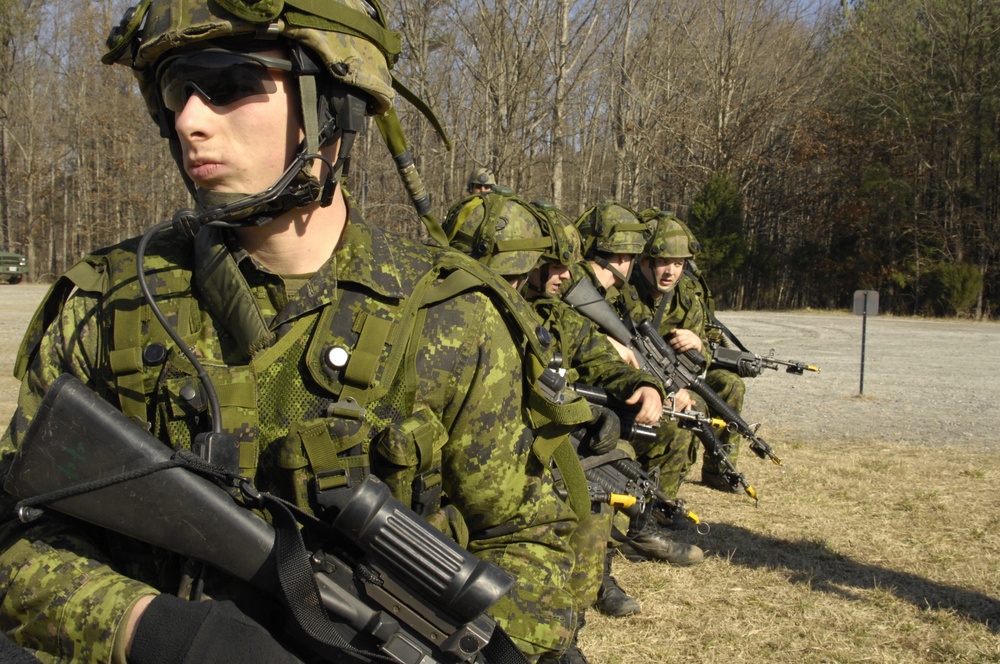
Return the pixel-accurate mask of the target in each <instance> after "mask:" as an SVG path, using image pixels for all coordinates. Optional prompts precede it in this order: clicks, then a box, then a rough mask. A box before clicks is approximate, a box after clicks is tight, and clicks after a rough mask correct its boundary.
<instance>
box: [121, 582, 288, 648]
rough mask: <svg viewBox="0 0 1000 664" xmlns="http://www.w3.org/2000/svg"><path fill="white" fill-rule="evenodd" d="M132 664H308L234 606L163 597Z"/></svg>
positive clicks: (143, 623)
mask: <svg viewBox="0 0 1000 664" xmlns="http://www.w3.org/2000/svg"><path fill="white" fill-rule="evenodd" d="M128 661H129V664H168V663H169V664H202V663H203V662H212V663H213V664H302V662H301V660H299V659H298V658H296V657H295V656H293V655H292V654H291V653H289V652H288V651H287V650H285V649H284V648H283V647H282V646H281V644H279V643H278V642H277V641H275V640H274V637H273V636H271V634H270V632H268V631H267V630H266V629H264V628H263V627H261V626H260V625H258V624H257V623H256V622H254V621H253V620H251V619H250V618H248V617H247V616H246V615H245V614H243V612H242V611H240V610H239V609H238V608H236V605H235V604H233V603H232V602H223V601H214V600H213V601H207V602H188V601H186V600H183V599H181V598H179V597H175V596H173V595H157V596H156V598H154V599H153V601H152V602H150V604H149V606H148V607H146V610H145V612H143V614H142V617H141V618H140V619H139V623H138V624H137V625H136V628H135V636H134V638H133V640H132V648H131V650H130V652H129V656H128Z"/></svg>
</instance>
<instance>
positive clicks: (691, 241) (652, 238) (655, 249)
mask: <svg viewBox="0 0 1000 664" xmlns="http://www.w3.org/2000/svg"><path fill="white" fill-rule="evenodd" d="M639 218H640V219H644V220H645V221H646V226H647V228H648V229H649V241H648V242H647V243H646V251H645V254H646V255H647V256H652V257H654V258H657V257H669V258H693V257H695V256H697V255H698V254H699V253H701V243H699V242H698V239H697V238H695V236H694V233H693V232H691V228H690V227H689V226H688V225H687V224H685V223H684V222H683V221H681V220H680V219H678V218H677V217H675V216H674V214H673V213H672V212H668V211H665V210H661V209H660V208H658V207H651V208H646V209H645V210H643V211H642V212H640V213H639ZM664 220H669V221H670V222H671V224H673V225H672V226H671V230H670V231H666V230H665V231H663V233H664V234H663V235H659V236H658V235H657V233H656V231H657V229H658V228H659V225H660V222H661V221H664ZM678 227H679V228H680V229H681V230H682V231H683V232H684V234H685V235H686V236H687V244H686V246H685V245H684V244H683V242H682V241H681V240H680V239H678V236H677V235H676V230H677V228H678ZM668 237H669V239H670V242H669V243H667V239H668ZM671 251H678V252H681V253H676V254H673V253H667V252H671Z"/></svg>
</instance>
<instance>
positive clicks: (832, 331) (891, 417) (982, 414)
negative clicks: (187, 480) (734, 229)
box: [0, 285, 1000, 446]
mask: <svg viewBox="0 0 1000 664" xmlns="http://www.w3.org/2000/svg"><path fill="white" fill-rule="evenodd" d="M46 291H47V287H46V286H38V285H19V286H0V311H2V312H3V315H2V316H0V367H2V369H3V370H2V373H0V421H3V422H6V421H7V420H8V419H9V418H10V415H11V413H13V410H14V404H15V402H16V400H17V382H16V381H15V380H14V379H13V377H12V376H11V373H10V371H11V368H12V367H13V366H14V359H15V358H16V356H17V350H18V347H19V345H20V343H21V338H22V337H23V335H24V331H25V329H26V328H27V326H28V322H29V321H30V320H31V316H32V314H33V312H34V311H35V308H36V307H37V306H38V304H39V302H41V299H42V297H43V296H44V295H45V292H46ZM719 318H720V319H721V320H722V322H723V323H725V324H726V325H727V326H728V327H729V328H730V329H731V330H732V331H733V332H734V333H735V334H736V335H737V336H738V337H739V338H740V340H741V341H742V342H743V343H744V345H746V346H747V347H748V348H749V349H750V350H751V351H753V352H755V353H758V354H760V355H767V354H768V353H769V352H770V350H771V349H772V348H773V349H774V351H775V356H776V357H778V358H780V359H785V360H801V361H803V362H808V363H810V364H815V365H817V366H819V367H820V369H821V371H820V373H818V374H815V373H806V374H805V375H802V376H795V375H791V374H787V373H785V372H784V371H770V370H767V371H765V372H764V374H762V375H761V376H759V377H758V378H753V379H748V380H747V398H746V405H745V409H744V417H745V419H746V420H747V421H749V422H752V423H757V422H759V423H760V424H761V428H760V430H759V434H760V436H761V437H762V438H764V439H765V440H767V441H769V442H772V443H775V444H776V443H779V442H782V441H784V442H792V441H799V442H828V441H833V442H836V441H837V440H842V439H855V440H872V441H879V440H884V441H897V442H912V443H952V444H954V443H962V442H975V443H980V444H987V445H989V446H1000V433H998V432H1000V408H997V404H998V403H1000V378H998V377H1000V324H998V323H975V322H963V321H939V320H925V319H911V318H888V317H884V316H873V317H869V318H868V321H867V324H866V330H865V368H864V390H863V393H862V392H861V388H862V385H861V339H862V318H861V317H860V316H852V315H847V314H843V313H775V312H738V311H733V312H720V313H719Z"/></svg>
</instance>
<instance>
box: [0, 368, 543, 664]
mask: <svg viewBox="0 0 1000 664" xmlns="http://www.w3.org/2000/svg"><path fill="white" fill-rule="evenodd" d="M173 457H174V454H173V451H172V450H171V449H170V448H169V447H167V446H166V445H164V444H163V443H162V442H161V441H159V440H158V439H156V438H155V437H153V436H152V435H151V434H150V433H149V432H147V431H146V430H145V429H144V428H142V427H141V426H139V425H138V424H136V423H134V422H133V421H131V420H130V419H128V418H127V417H126V416H125V415H123V414H122V413H121V412H120V411H118V410H116V409H115V408H113V407H112V406H111V405H110V404H108V403H107V402H105V401H104V400H103V399H101V398H100V397H98V396H97V394H95V393H94V392H93V391H91V390H90V389H89V388H87V387H86V386H85V385H83V384H82V383H81V382H79V381H78V380H76V379H75V378H71V377H69V376H62V377H60V378H59V379H58V380H57V381H56V382H55V383H54V384H53V386H52V388H51V389H50V390H49V392H48V393H47V394H46V395H45V398H44V399H43V401H42V404H41V406H40V408H39V410H38V412H37V413H36V415H35V418H34V420H33V421H32V423H31V425H30V426H29V427H28V429H27V430H26V431H25V434H24V437H23V439H22V441H21V446H20V449H19V451H18V453H17V455H16V456H15V459H14V462H13V465H12V467H11V470H10V473H9V474H8V477H7V479H6V482H5V484H4V489H5V490H6V491H7V492H8V493H10V494H12V495H14V496H15V497H18V498H21V499H31V498H33V497H39V496H43V495H44V494H50V493H51V492H56V491H61V490H64V489H66V487H67V486H70V487H71V488H70V489H69V490H65V491H62V493H63V494H72V493H73V491H72V487H75V486H82V485H87V484H90V483H93V482H95V481H101V480H108V481H111V482H113V483H112V484H110V485H108V486H104V487H102V488H95V489H92V490H87V491H86V492H84V493H78V494H76V495H67V496H65V497H64V496H62V495H60V496H58V497H57V498H56V499H52V500H51V501H50V502H48V503H47V505H46V507H47V508H49V509H53V510H55V511H58V512H61V513H63V514H67V515H69V516H72V517H75V518H77V519H80V520H82V521H85V522H88V523H91V524H94V525H97V526H100V527H103V528H107V529H109V530H112V531H114V532H117V533H120V534H122V535H125V536H128V537H132V538H134V539H138V540H141V541H143V542H146V543H148V544H152V545H154V546H157V547H160V548H163V549H166V550H168V551H172V552H174V553H177V554H180V555H183V556H187V557H191V558H195V559H197V560H200V561H202V562H205V563H208V564H210V565H212V566H213V567H216V568H218V569H219V570H222V571H223V572H225V573H227V574H230V575H232V576H234V577H236V578H238V579H241V580H243V581H247V582H249V583H251V584H253V585H254V586H256V587H258V588H260V589H261V590H264V591H266V592H268V593H271V594H273V595H274V596H275V597H276V598H279V599H282V600H284V601H285V602H286V603H287V602H288V601H289V599H288V598H287V597H285V596H284V595H281V594H280V593H279V592H278V588H279V585H280V584H279V580H278V576H279V572H278V569H277V565H276V560H277V558H278V555H279V554H278V553H277V552H276V546H275V542H276V534H275V530H274V527H272V526H271V524H269V523H268V522H267V521H265V520H264V519H263V518H261V517H259V516H258V515H257V514H255V513H254V512H252V511H251V510H249V509H246V508H244V507H241V506H240V505H238V504H237V503H236V502H235V501H234V499H233V497H232V496H231V495H230V493H229V492H227V491H226V490H225V489H223V488H222V487H221V486H219V485H218V484H216V483H215V482H213V481H210V480H208V479H205V478H204V477H201V476H200V475H197V474H195V473H193V472H191V471H190V470H187V469H185V468H180V467H173V468H169V469H164V470H157V471H156V472H153V473H149V474H145V475H141V476H138V477H133V478H130V479H124V480H123V481H118V480H120V479H121V477H122V476H123V475H125V474H127V473H133V474H135V472H136V471H142V470H143V469H148V467H150V466H152V465H156V464H166V463H168V462H170V461H171V460H172V458H173ZM25 511H26V510H24V509H21V510H19V512H21V513H22V514H21V516H22V518H24V516H25V515H24V514H23V513H24V512H25ZM329 526H330V527H331V530H332V534H333V535H334V537H333V538H332V539H330V540H329V541H328V542H327V546H326V547H325V548H326V551H323V550H320V551H316V552H313V553H312V555H311V565H312V568H313V571H314V579H315V581H316V585H317V590H318V592H319V596H320V597H321V599H322V603H323V605H324V607H325V609H326V614H325V615H326V616H328V617H329V623H330V625H329V626H325V627H330V628H331V629H333V630H334V631H335V632H336V633H338V634H339V635H340V636H341V638H342V641H343V643H344V644H345V645H346V644H349V645H350V647H352V648H359V649H361V652H354V653H345V652H342V651H341V650H340V649H339V648H337V649H336V652H334V651H328V652H325V653H324V652H320V653H318V654H320V656H321V657H324V659H326V658H329V659H335V658H345V659H347V660H349V661H370V660H371V656H372V653H371V652H367V653H366V652H364V651H365V650H369V651H374V652H376V653H377V654H376V655H374V657H376V658H378V659H383V660H385V659H386V658H388V661H392V662H400V663H401V664H404V663H405V664H411V663H412V664H436V663H441V664H444V663H446V662H477V663H478V662H486V661H488V660H487V659H484V655H483V649H484V648H485V647H486V646H487V644H488V643H489V641H490V637H491V634H492V633H493V630H494V627H495V623H494V622H493V620H492V619H491V618H489V617H488V616H486V615H485V613H484V612H485V611H486V610H487V609H488V608H489V607H490V606H492V605H493V604H494V603H495V602H496V601H497V600H499V599H500V597H501V596H503V595H504V594H505V593H506V592H507V591H508V590H509V589H510V587H511V585H512V584H513V579H511V577H510V576H508V575H507V574H506V573H505V572H503V570H501V569H500V568H498V567H496V566H495V565H492V564H491V563H488V562H485V561H481V560H478V559H476V558H475V557H474V556H472V554H470V553H469V552H468V551H466V550H465V549H462V548H461V547H459V546H458V545H457V544H455V543H454V542H453V541H451V540H450V539H448V538H446V537H445V536H444V535H443V534H442V533H441V532H439V531H438V530H436V529H435V528H433V527H432V526H430V524H428V523H427V522H426V521H425V520H424V519H422V518H421V517H420V516H418V515H417V514H416V513H415V512H413V511H412V510H410V509H409V508H407V507H406V506H404V505H403V504H402V503H400V502H399V501H398V500H396V499H395V498H393V497H392V495H391V493H390V492H389V489H388V487H386V485H385V484H383V483H382V482H380V481H378V480H377V478H374V477H369V478H367V479H366V481H365V482H363V483H362V484H361V485H359V487H358V488H357V489H355V490H354V491H353V493H352V494H351V495H350V497H349V498H348V499H347V500H346V501H345V502H344V504H343V507H342V509H341V510H340V511H339V512H338V513H337V515H336V516H335V517H334V518H333V519H332V520H331V521H330V523H329ZM360 566H363V567H364V569H365V571H366V574H364V575H359V574H357V573H356V572H357V571H358V569H359V567H360ZM362 577H364V578H362ZM292 608H294V607H290V609H292ZM292 612H293V613H294V610H293V611H292ZM327 656H328V657H327ZM338 661H339V659H338ZM518 661H522V662H526V661H527V660H526V659H524V658H523V656H522V658H521V659H520V660H518Z"/></svg>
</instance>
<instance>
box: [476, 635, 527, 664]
mask: <svg viewBox="0 0 1000 664" xmlns="http://www.w3.org/2000/svg"><path fill="white" fill-rule="evenodd" d="M483 655H484V656H485V657H486V664H527V663H528V658H527V657H526V656H525V655H524V653H523V652H521V650H520V649H518V647H517V646H516V645H514V642H513V641H511V639H510V637H509V636H508V635H507V632H505V631H504V630H503V628H502V627H500V625H497V626H496V627H494V628H493V636H491V637H490V642H489V643H487V644H486V647H485V648H483Z"/></svg>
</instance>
